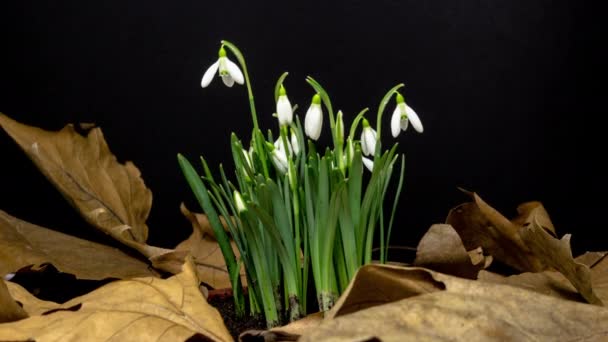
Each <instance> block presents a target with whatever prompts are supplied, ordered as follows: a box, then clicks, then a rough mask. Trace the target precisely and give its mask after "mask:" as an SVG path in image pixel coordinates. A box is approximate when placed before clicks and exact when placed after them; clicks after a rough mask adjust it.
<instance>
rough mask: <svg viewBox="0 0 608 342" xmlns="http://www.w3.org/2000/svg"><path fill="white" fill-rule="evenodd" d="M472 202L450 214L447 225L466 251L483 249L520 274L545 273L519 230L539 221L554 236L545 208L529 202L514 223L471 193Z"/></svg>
mask: <svg viewBox="0 0 608 342" xmlns="http://www.w3.org/2000/svg"><path fill="white" fill-rule="evenodd" d="M469 194H470V195H471V196H472V198H473V200H474V201H473V202H468V203H464V204H461V205H459V206H457V207H455V208H454V209H452V210H450V213H449V214H448V217H447V219H446V223H448V224H450V225H452V227H454V229H455V230H456V231H457V232H458V235H460V238H461V239H462V242H463V244H464V246H465V248H466V249H467V250H472V249H475V248H477V247H482V248H483V250H484V251H485V252H486V253H488V254H490V255H492V256H493V257H494V258H495V259H496V260H499V261H501V262H503V263H505V264H507V265H509V266H511V267H513V268H515V269H517V270H519V271H522V272H526V271H532V272H538V271H542V270H544V269H546V265H545V264H544V263H543V262H541V261H540V260H539V259H538V258H537V257H536V255H535V254H534V253H533V252H532V251H531V250H530V248H529V247H528V246H527V245H526V244H525V243H524V242H523V241H522V239H521V237H520V235H519V231H520V228H521V227H522V226H523V225H524V224H526V223H527V222H530V219H531V217H537V218H538V219H539V220H542V221H543V222H544V225H545V226H546V227H547V229H548V230H549V231H552V232H553V233H554V229H553V225H552V224H551V220H550V219H549V216H548V215H547V213H546V211H545V209H544V208H543V207H542V204H540V203H539V202H528V203H524V204H522V205H520V206H519V207H518V216H517V217H516V218H514V219H513V220H512V221H509V220H508V219H507V218H506V217H504V216H503V215H501V214H500V213H499V212H498V211H496V209H494V208H492V207H491V206H490V205H488V204H487V203H486V202H484V201H483V200H482V199H481V198H480V197H479V196H478V195H477V194H476V193H469Z"/></svg>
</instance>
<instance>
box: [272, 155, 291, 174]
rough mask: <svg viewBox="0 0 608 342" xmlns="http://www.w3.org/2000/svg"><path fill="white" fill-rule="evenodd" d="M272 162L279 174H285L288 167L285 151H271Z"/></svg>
mask: <svg viewBox="0 0 608 342" xmlns="http://www.w3.org/2000/svg"><path fill="white" fill-rule="evenodd" d="M272 162H273V163H274V166H275V167H276V168H277V171H279V173H280V174H285V173H286V172H287V170H288V169H289V162H288V161H287V157H286V156H285V152H283V151H279V150H278V149H275V150H273V151H272Z"/></svg>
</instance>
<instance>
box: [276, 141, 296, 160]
mask: <svg viewBox="0 0 608 342" xmlns="http://www.w3.org/2000/svg"><path fill="white" fill-rule="evenodd" d="M274 148H275V149H277V150H279V151H281V152H283V154H285V151H287V153H289V155H290V156H291V155H292V154H293V149H292V147H291V144H290V143H289V140H288V141H287V148H285V143H284V142H283V138H281V137H279V138H278V139H277V140H275V141H274Z"/></svg>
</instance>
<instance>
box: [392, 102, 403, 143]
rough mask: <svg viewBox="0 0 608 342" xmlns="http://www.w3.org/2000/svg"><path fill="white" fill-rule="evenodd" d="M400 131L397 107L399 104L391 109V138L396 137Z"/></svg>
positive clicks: (399, 113) (399, 115) (399, 117)
mask: <svg viewBox="0 0 608 342" xmlns="http://www.w3.org/2000/svg"><path fill="white" fill-rule="evenodd" d="M400 132H401V110H400V109H399V106H397V107H395V110H394V111H393V116H391V134H392V135H393V138H396V137H398V136H399V133H400Z"/></svg>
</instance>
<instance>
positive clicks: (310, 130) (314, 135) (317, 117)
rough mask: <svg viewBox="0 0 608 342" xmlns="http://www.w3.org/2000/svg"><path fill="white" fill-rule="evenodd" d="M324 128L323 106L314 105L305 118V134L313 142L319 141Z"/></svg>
mask: <svg viewBox="0 0 608 342" xmlns="http://www.w3.org/2000/svg"><path fill="white" fill-rule="evenodd" d="M322 127H323V112H322V110H321V106H320V105H318V104H313V105H311V106H310V107H309V108H308V111H307V112H306V117H305V118H304V132H306V135H307V136H308V137H310V138H311V139H312V140H317V139H319V137H320V136H321V128H322Z"/></svg>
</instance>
